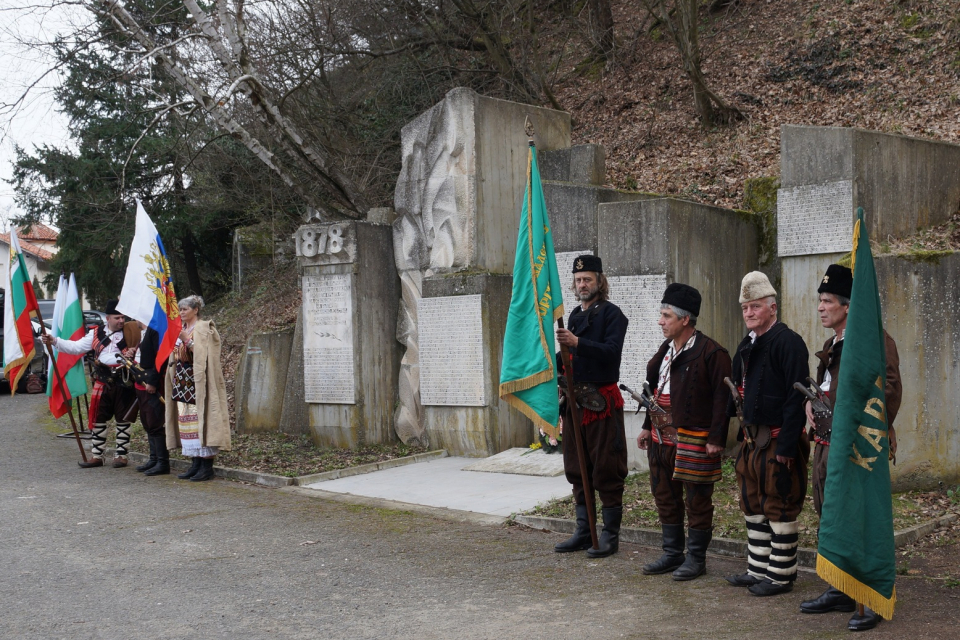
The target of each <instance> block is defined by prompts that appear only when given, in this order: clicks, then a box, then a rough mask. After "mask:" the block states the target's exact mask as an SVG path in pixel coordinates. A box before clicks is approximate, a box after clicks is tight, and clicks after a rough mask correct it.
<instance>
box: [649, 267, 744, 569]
mask: <svg viewBox="0 0 960 640" xmlns="http://www.w3.org/2000/svg"><path fill="white" fill-rule="evenodd" d="M700 302H701V296H700V292H699V291H697V290H696V289H695V288H693V287H691V286H689V285H686V284H680V283H676V282H675V283H673V284H671V285H669V286H668V287H667V290H666V291H665V292H664V294H663V300H661V306H660V320H659V321H658V324H659V325H660V328H661V330H662V331H663V336H664V337H665V338H666V341H664V343H663V344H662V345H660V349H659V350H658V351H657V353H656V354H655V355H654V356H653V358H651V360H650V362H648V363H647V383H648V384H649V385H650V388H651V389H653V390H654V400H655V402H656V404H657V406H658V407H660V409H662V411H648V412H647V417H646V419H645V420H644V423H643V428H642V430H641V431H640V435H639V436H638V437H637V446H639V447H640V448H641V449H645V450H647V460H648V461H649V463H650V490H651V492H652V493H653V498H654V501H655V502H656V504H657V512H658V513H659V515H660V528H661V531H662V534H663V543H662V546H663V555H662V556H661V557H660V558H659V559H658V560H655V561H654V562H651V563H649V564H646V565H644V566H643V573H644V574H646V575H653V574H662V573H669V572H671V571H672V572H673V579H674V580H693V579H694V578H697V577H698V576H701V575H703V574H704V573H706V570H707V568H706V567H707V565H706V554H707V547H708V546H709V545H710V539H711V538H712V537H713V486H714V483H716V482H717V481H718V480H720V476H721V472H720V456H721V454H722V453H723V448H724V446H725V444H726V441H727V430H728V428H729V425H730V417H729V416H728V415H727V402H728V400H729V396H730V392H729V391H728V389H727V386H726V384H725V383H724V381H723V379H724V378H726V377H729V376H730V355H729V354H728V353H727V350H726V349H724V348H723V347H721V346H720V345H719V344H718V343H717V342H716V341H714V340H712V339H711V338H708V337H707V336H705V335H704V334H703V333H701V332H700V331H697V328H696V326H697V316H699V315H700ZM684 493H686V502H684ZM684 510H686V514H687V525H688V527H689V528H688V531H687V554H686V556H684V553H683V548H684V547H683V533H684V531H683V515H684Z"/></svg>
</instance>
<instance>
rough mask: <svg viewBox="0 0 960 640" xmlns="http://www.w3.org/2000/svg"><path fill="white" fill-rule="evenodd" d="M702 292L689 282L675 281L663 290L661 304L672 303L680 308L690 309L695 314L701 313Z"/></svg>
mask: <svg viewBox="0 0 960 640" xmlns="http://www.w3.org/2000/svg"><path fill="white" fill-rule="evenodd" d="M700 300H701V298H700V292H699V291H697V290H696V289H694V288H693V287H691V286H690V285H688V284H680V283H679V282H674V283H673V284H670V285H668V286H667V290H666V291H664V292H663V300H661V301H660V303H661V304H670V305H673V306H675V307H677V308H678V309H683V310H684V311H689V312H690V313H692V314H693V315H695V316H699V315H700Z"/></svg>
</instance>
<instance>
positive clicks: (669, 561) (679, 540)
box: [642, 524, 685, 576]
mask: <svg viewBox="0 0 960 640" xmlns="http://www.w3.org/2000/svg"><path fill="white" fill-rule="evenodd" d="M660 530H661V532H662V535H663V544H661V545H660V548H662V549H663V555H662V556H660V557H659V558H658V559H657V560H654V561H653V562H650V563H648V564H645V565H643V569H642V571H643V575H645V576H656V575H660V574H661V573H670V572H671V571H673V570H674V569H676V568H677V567H679V566H680V565H682V564H683V561H684V559H685V558H684V556H683V525H682V524H664V525H660Z"/></svg>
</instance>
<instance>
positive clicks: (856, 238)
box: [850, 220, 860, 274]
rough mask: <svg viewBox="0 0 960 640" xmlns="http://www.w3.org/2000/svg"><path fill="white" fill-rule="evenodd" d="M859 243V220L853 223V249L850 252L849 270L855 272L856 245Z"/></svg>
mask: <svg viewBox="0 0 960 640" xmlns="http://www.w3.org/2000/svg"><path fill="white" fill-rule="evenodd" d="M858 244H860V221H859V220H857V224H855V225H853V251H852V252H851V253H850V271H851V274H854V273H856V266H857V245H858Z"/></svg>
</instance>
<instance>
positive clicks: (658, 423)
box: [649, 411, 673, 431]
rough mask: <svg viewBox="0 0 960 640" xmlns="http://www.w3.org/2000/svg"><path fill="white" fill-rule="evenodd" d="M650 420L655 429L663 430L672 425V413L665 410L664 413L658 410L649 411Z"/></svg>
mask: <svg viewBox="0 0 960 640" xmlns="http://www.w3.org/2000/svg"><path fill="white" fill-rule="evenodd" d="M649 414H650V422H652V423H653V426H654V428H655V429H659V430H660V431H663V430H664V429H667V428H672V427H673V413H672V412H671V411H667V412H666V413H661V412H659V411H650V412H649Z"/></svg>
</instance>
